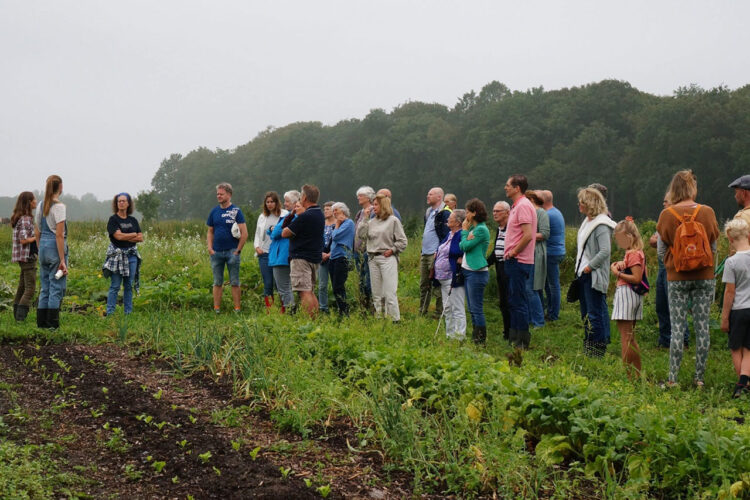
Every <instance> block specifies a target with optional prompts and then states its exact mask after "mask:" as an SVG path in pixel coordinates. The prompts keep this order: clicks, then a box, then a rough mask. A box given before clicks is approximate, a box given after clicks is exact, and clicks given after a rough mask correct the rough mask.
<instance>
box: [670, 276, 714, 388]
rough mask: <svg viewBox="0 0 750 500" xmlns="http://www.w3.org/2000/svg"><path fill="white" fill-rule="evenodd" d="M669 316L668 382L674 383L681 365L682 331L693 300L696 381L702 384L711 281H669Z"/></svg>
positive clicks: (706, 356)
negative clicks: (670, 332) (670, 334)
mask: <svg viewBox="0 0 750 500" xmlns="http://www.w3.org/2000/svg"><path fill="white" fill-rule="evenodd" d="M668 293H669V317H670V320H671V322H672V338H671V341H670V344H669V381H670V382H677V373H678V372H679V371H680V363H682V348H683V338H682V336H683V332H684V331H685V328H686V327H687V314H688V310H689V309H690V307H689V304H690V301H691V300H692V310H693V326H694V327H695V380H696V381H700V382H702V381H703V375H704V374H705V372H706V360H707V359H708V349H709V347H710V346H711V336H710V334H709V329H708V314H709V311H710V310H711V302H712V301H713V298H714V280H695V281H670V282H669V287H668Z"/></svg>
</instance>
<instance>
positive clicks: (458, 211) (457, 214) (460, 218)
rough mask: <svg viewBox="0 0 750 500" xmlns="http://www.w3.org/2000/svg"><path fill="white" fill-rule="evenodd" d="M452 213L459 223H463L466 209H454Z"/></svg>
mask: <svg viewBox="0 0 750 500" xmlns="http://www.w3.org/2000/svg"><path fill="white" fill-rule="evenodd" d="M452 215H453V216H454V217H455V218H456V221H458V223H459V224H463V223H464V220H466V210H464V209H463V208H457V209H455V210H454V211H453V214H452Z"/></svg>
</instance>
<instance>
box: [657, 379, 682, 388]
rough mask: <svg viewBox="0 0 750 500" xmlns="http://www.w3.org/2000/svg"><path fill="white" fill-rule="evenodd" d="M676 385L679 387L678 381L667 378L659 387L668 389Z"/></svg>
mask: <svg viewBox="0 0 750 500" xmlns="http://www.w3.org/2000/svg"><path fill="white" fill-rule="evenodd" d="M676 387H678V385H677V382H670V381H669V380H667V381H665V382H662V383H661V384H659V388H660V389H665V390H666V389H674V388H676Z"/></svg>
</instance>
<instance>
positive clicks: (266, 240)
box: [253, 191, 281, 313]
mask: <svg viewBox="0 0 750 500" xmlns="http://www.w3.org/2000/svg"><path fill="white" fill-rule="evenodd" d="M280 217H281V203H280V202H279V195H278V193H276V191H269V192H267V193H266V195H265V196H264V197H263V212H262V213H261V214H260V215H259V216H258V224H257V225H256V226H255V238H254V240H253V246H254V247H255V255H256V256H257V257H258V267H260V275H261V277H262V278H263V302H264V303H265V305H266V313H270V312H271V307H272V306H273V269H272V268H271V267H270V266H269V265H268V251H269V249H270V248H271V236H270V235H269V232H268V230H269V229H270V228H271V227H273V226H275V225H276V224H277V223H278V222H279V218H280Z"/></svg>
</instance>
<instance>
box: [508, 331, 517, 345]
mask: <svg viewBox="0 0 750 500" xmlns="http://www.w3.org/2000/svg"><path fill="white" fill-rule="evenodd" d="M508 342H510V345H516V342H518V330H516V329H515V328H510V329H508Z"/></svg>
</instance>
